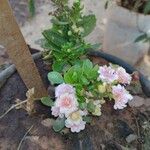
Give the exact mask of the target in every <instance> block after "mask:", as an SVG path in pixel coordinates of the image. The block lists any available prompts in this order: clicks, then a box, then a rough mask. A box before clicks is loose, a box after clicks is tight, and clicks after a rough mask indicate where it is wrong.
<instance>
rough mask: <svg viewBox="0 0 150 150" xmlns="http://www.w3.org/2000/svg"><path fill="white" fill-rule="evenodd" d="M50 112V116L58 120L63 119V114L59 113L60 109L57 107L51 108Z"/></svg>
mask: <svg viewBox="0 0 150 150" xmlns="http://www.w3.org/2000/svg"><path fill="white" fill-rule="evenodd" d="M51 111H52V115H53V116H54V117H60V118H63V117H64V114H62V113H60V108H59V107H56V106H53V107H52V108H51Z"/></svg>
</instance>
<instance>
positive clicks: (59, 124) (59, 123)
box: [53, 118, 65, 132]
mask: <svg viewBox="0 0 150 150" xmlns="http://www.w3.org/2000/svg"><path fill="white" fill-rule="evenodd" d="M64 127H65V118H57V119H56V121H55V122H54V123H53V129H54V131H55V132H60V131H61V130H62V129H63V128H64Z"/></svg>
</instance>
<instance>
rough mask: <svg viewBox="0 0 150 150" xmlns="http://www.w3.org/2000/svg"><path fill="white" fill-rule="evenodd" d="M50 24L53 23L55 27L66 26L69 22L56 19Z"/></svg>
mask: <svg viewBox="0 0 150 150" xmlns="http://www.w3.org/2000/svg"><path fill="white" fill-rule="evenodd" d="M51 23H54V24H56V25H67V24H69V22H63V21H59V20H58V19H51Z"/></svg>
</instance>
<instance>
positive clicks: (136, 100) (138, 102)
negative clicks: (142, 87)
mask: <svg viewBox="0 0 150 150" xmlns="http://www.w3.org/2000/svg"><path fill="white" fill-rule="evenodd" d="M144 103H145V99H144V98H143V97H140V96H134V97H133V99H132V100H131V101H129V106H130V107H141V106H142V105H144Z"/></svg>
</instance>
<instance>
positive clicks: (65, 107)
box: [55, 93, 78, 117]
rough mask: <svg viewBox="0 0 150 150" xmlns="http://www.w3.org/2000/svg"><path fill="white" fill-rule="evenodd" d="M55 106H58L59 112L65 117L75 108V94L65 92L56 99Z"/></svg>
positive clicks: (76, 104) (76, 105)
mask: <svg viewBox="0 0 150 150" xmlns="http://www.w3.org/2000/svg"><path fill="white" fill-rule="evenodd" d="M55 106H56V107H58V108H59V110H60V113H61V114H65V116H66V117H67V116H68V115H69V114H70V113H72V112H74V111H76V110H77V107H78V102H77V99H76V97H75V95H73V94H68V93H65V94H63V95H61V96H60V97H58V98H57V99H56V102H55Z"/></svg>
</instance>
